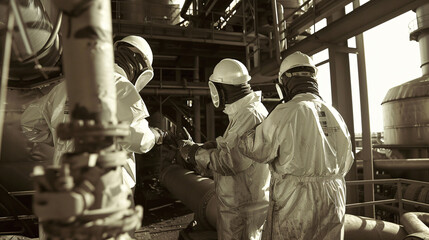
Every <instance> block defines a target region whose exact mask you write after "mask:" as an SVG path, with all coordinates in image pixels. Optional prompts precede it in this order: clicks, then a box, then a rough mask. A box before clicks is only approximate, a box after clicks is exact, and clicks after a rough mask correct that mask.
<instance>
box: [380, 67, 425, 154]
mask: <svg viewBox="0 0 429 240" xmlns="http://www.w3.org/2000/svg"><path fill="white" fill-rule="evenodd" d="M382 109H383V123H384V143H385V144H388V145H407V146H421V145H428V143H429V75H425V76H423V77H420V78H417V79H415V80H412V81H409V82H406V83H404V84H401V85H399V86H396V87H394V88H391V89H390V90H389V91H388V92H387V94H386V96H385V98H384V100H383V103H382Z"/></svg>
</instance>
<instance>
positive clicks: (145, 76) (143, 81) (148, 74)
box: [135, 55, 154, 92]
mask: <svg viewBox="0 0 429 240" xmlns="http://www.w3.org/2000/svg"><path fill="white" fill-rule="evenodd" d="M139 56H141V55H139ZM140 62H141V63H142V64H140V67H141V71H142V72H141V73H140V75H139V76H138V77H137V79H136V82H135V86H136V89H137V91H138V92H140V91H141V90H142V89H143V88H144V87H145V86H146V85H147V84H148V83H149V81H150V80H152V78H153V76H154V73H153V68H152V66H151V65H150V62H149V60H148V59H147V58H146V57H145V56H143V61H140Z"/></svg>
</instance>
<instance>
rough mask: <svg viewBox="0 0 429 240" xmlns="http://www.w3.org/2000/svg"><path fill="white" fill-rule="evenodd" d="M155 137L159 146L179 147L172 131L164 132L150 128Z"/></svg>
mask: <svg viewBox="0 0 429 240" xmlns="http://www.w3.org/2000/svg"><path fill="white" fill-rule="evenodd" d="M150 129H151V130H152V132H153V134H154V135H155V143H156V144H157V145H161V144H165V145H169V146H172V147H177V143H176V136H175V134H174V133H172V132H170V131H164V130H162V129H159V128H156V127H151V128H150Z"/></svg>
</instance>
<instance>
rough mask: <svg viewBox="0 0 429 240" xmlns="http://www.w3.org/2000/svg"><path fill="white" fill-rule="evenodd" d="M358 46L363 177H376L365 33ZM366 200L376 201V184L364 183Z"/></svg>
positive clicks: (355, 4)
mask: <svg viewBox="0 0 429 240" xmlns="http://www.w3.org/2000/svg"><path fill="white" fill-rule="evenodd" d="M359 6H360V2H359V0H355V1H353V8H354V9H356V8H358V7H359ZM356 48H357V50H358V54H357V64H358V75H359V93H360V107H361V118H362V156H363V159H362V160H363V179H365V180H373V179H374V169H373V166H374V162H373V158H372V140H371V125H370V120H369V105H368V87H367V79H366V64H365V46H364V41H363V34H359V35H357V36H356ZM364 200H365V202H371V201H374V184H365V185H364ZM374 211H375V207H374V206H368V207H365V215H367V216H368V215H369V216H371V213H373V212H374Z"/></svg>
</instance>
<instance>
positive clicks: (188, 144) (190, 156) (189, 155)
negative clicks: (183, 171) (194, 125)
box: [178, 140, 200, 166]
mask: <svg viewBox="0 0 429 240" xmlns="http://www.w3.org/2000/svg"><path fill="white" fill-rule="evenodd" d="M178 147H179V151H180V155H181V156H182V158H183V160H185V162H186V163H189V164H191V165H193V166H195V165H197V163H196V161H195V153H196V152H197V150H198V149H199V148H200V145H198V144H196V143H194V142H193V141H192V140H180V141H178Z"/></svg>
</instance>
